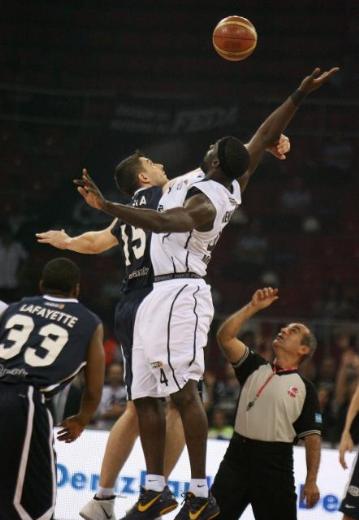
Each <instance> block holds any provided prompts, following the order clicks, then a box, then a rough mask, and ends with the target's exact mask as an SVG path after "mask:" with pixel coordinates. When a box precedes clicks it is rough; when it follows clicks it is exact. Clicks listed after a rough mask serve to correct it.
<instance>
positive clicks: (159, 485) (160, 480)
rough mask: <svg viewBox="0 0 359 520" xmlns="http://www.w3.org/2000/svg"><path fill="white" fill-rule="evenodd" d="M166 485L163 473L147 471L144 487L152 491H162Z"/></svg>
mask: <svg viewBox="0 0 359 520" xmlns="http://www.w3.org/2000/svg"><path fill="white" fill-rule="evenodd" d="M165 485H166V481H165V477H164V476H163V475H153V474H151V473H147V475H146V481H145V489H151V490H152V491H163V490H164V487H165Z"/></svg>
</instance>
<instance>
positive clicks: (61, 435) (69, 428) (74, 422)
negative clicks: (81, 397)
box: [57, 415, 86, 443]
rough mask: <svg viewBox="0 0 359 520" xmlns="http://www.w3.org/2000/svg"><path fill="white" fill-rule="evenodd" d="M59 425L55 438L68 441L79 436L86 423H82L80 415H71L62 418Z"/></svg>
mask: <svg viewBox="0 0 359 520" xmlns="http://www.w3.org/2000/svg"><path fill="white" fill-rule="evenodd" d="M61 426H62V429H61V430H59V431H58V433H57V440H59V441H63V442H66V443H69V442H73V441H75V440H76V439H77V438H78V437H80V435H81V433H82V432H83V430H84V428H85V426H86V424H84V422H83V420H82V418H81V416H80V415H72V416H71V417H67V418H66V419H64V420H63V421H62V423H61Z"/></svg>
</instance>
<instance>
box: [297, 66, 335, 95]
mask: <svg viewBox="0 0 359 520" xmlns="http://www.w3.org/2000/svg"><path fill="white" fill-rule="evenodd" d="M338 70H339V67H333V68H332V69H330V70H327V71H325V72H322V71H321V69H320V68H319V67H316V68H315V69H314V70H313V72H312V73H311V75H310V76H307V77H306V78H304V79H303V81H302V83H301V84H300V87H299V90H300V91H302V92H304V93H305V94H310V92H313V90H317V89H318V88H320V87H321V86H322V85H324V83H327V82H328V81H329V80H330V79H331V78H332V77H333V76H334V75H335V74H336V73H337V72H338Z"/></svg>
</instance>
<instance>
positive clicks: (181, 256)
mask: <svg viewBox="0 0 359 520" xmlns="http://www.w3.org/2000/svg"><path fill="white" fill-rule="evenodd" d="M191 189H195V191H196V192H197V190H198V191H199V192H201V193H203V194H204V195H206V196H207V197H208V199H209V200H210V201H211V202H212V204H213V205H214V207H215V208H216V217H215V220H214V223H213V227H212V229H211V230H210V231H205V232H204V231H196V230H193V231H190V232H188V233H158V234H157V233H153V235H152V240H151V260H152V265H153V270H154V275H155V276H159V275H166V274H170V273H186V272H188V273H196V274H198V275H199V276H204V275H205V274H206V271H207V265H208V263H209V261H210V259H211V254H212V251H213V249H214V247H215V245H216V243H217V241H218V239H219V237H220V235H221V233H222V230H223V228H224V227H225V226H226V225H227V224H228V222H229V220H230V218H231V216H232V214H233V212H234V211H235V209H236V208H237V206H238V205H239V204H240V203H241V192H240V187H239V183H238V182H237V181H236V180H235V181H233V183H232V186H231V190H232V191H229V190H228V189H227V188H226V187H225V186H223V184H220V183H218V182H216V181H213V180H210V179H206V178H205V177H204V173H203V171H202V170H201V169H199V168H198V169H197V170H194V171H193V172H190V174H189V175H186V176H183V177H179V178H178V179H175V180H174V181H172V182H171V183H170V186H169V189H168V190H167V191H166V192H165V193H164V194H163V196H162V197H161V200H160V201H159V206H158V209H159V211H166V210H168V209H171V208H175V207H179V206H183V205H184V203H185V200H186V198H187V194H188V192H189V191H190V190H191Z"/></svg>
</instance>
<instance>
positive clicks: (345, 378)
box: [333, 349, 359, 442]
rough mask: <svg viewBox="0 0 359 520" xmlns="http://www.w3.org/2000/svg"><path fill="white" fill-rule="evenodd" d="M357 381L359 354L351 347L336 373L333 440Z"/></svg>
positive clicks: (337, 439)
mask: <svg viewBox="0 0 359 520" xmlns="http://www.w3.org/2000/svg"><path fill="white" fill-rule="evenodd" d="M358 381H359V355H358V354H357V353H356V352H355V351H354V350H352V349H348V350H347V351H346V352H345V353H344V354H343V355H342V359H341V364H340V367H339V371H338V374H337V379H336V385H335V395H334V401H333V411H334V414H335V419H336V422H335V431H334V433H333V440H334V441H335V442H338V441H339V438H340V433H341V431H342V429H343V427H344V421H345V416H346V413H347V410H348V406H349V403H350V400H351V398H352V396H353V394H354V392H355V389H356V387H357V384H358Z"/></svg>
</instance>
